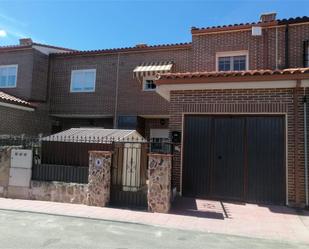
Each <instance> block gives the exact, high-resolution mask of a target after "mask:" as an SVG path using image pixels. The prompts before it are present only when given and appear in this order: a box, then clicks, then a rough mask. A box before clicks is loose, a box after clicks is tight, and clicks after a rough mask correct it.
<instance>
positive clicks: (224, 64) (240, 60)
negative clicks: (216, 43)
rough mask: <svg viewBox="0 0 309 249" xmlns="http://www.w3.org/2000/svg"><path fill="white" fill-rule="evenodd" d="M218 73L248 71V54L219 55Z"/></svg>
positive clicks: (231, 53)
mask: <svg viewBox="0 0 309 249" xmlns="http://www.w3.org/2000/svg"><path fill="white" fill-rule="evenodd" d="M216 58H217V71H242V70H247V69H248V65H247V63H248V55H247V52H246V51H244V52H242V51H240V52H223V53H217V56H216Z"/></svg>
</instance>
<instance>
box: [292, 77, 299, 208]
mask: <svg viewBox="0 0 309 249" xmlns="http://www.w3.org/2000/svg"><path fill="white" fill-rule="evenodd" d="M300 84H301V81H300V80H297V81H296V86H295V88H294V94H293V95H294V96H293V102H294V182H295V202H296V205H299V204H300V195H299V190H300V186H299V185H300V183H299V161H298V153H299V151H298V149H299V147H298V144H299V137H298V118H299V115H298V90H299V87H300Z"/></svg>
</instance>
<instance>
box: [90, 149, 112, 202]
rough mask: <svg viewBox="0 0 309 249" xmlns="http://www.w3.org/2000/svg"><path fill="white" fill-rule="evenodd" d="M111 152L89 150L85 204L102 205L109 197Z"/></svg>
mask: <svg viewBox="0 0 309 249" xmlns="http://www.w3.org/2000/svg"><path fill="white" fill-rule="evenodd" d="M111 163H112V152H110V151H89V178H88V189H87V205H90V206H100V207H104V206H106V205H107V204H108V203H109V199H110V182H111Z"/></svg>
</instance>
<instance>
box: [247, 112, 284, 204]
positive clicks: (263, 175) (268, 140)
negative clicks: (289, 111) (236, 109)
mask: <svg viewBox="0 0 309 249" xmlns="http://www.w3.org/2000/svg"><path fill="white" fill-rule="evenodd" d="M247 144H248V147H247V148H248V149H247V150H248V193H247V200H248V201H250V202H255V203H272V204H284V202H285V187H284V186H285V167H284V118H283V117H248V118H247Z"/></svg>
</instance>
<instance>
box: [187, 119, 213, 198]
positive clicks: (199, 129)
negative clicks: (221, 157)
mask: <svg viewBox="0 0 309 249" xmlns="http://www.w3.org/2000/svg"><path fill="white" fill-rule="evenodd" d="M211 126H212V118H211V117H207V116H187V117H186V118H185V123H184V158H183V194H184V195H186V196H195V197H197V196H200V197H206V196H208V194H209V171H210V164H211V139H212V136H211V135H212V134H211Z"/></svg>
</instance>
